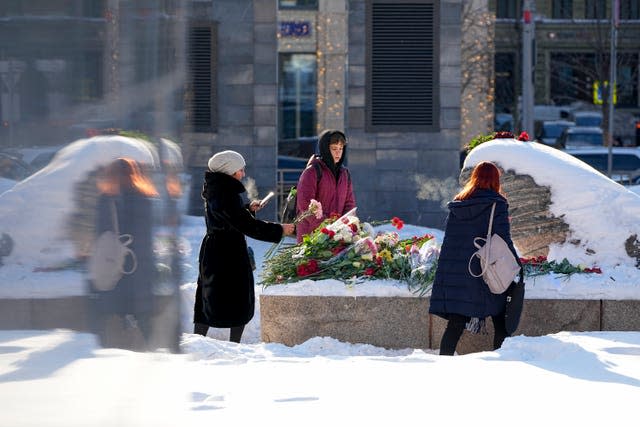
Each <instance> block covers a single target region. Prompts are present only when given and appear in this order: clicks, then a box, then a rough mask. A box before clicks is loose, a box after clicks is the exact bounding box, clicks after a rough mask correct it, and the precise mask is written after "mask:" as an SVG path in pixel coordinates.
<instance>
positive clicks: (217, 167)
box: [208, 150, 246, 175]
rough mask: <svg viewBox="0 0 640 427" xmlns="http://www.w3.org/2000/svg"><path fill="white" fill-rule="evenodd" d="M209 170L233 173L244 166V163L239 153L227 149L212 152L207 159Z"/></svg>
mask: <svg viewBox="0 0 640 427" xmlns="http://www.w3.org/2000/svg"><path fill="white" fill-rule="evenodd" d="M208 164H209V170H210V171H211V172H222V173H226V174H227V175H233V174H234V173H236V172H238V171H239V170H240V169H242V168H244V167H245V165H246V163H245V161H244V157H242V155H241V154H240V153H237V152H235V151H231V150H227V151H221V152H219V153H216V154H214V155H213V156H211V158H210V159H209V163H208Z"/></svg>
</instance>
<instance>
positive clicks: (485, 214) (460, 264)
mask: <svg viewBox="0 0 640 427" xmlns="http://www.w3.org/2000/svg"><path fill="white" fill-rule="evenodd" d="M494 202H496V210H495V213H494V217H493V229H492V233H497V234H498V235H499V236H500V237H502V238H503V239H504V241H505V242H507V244H508V245H509V248H510V249H511V251H512V252H513V254H514V256H515V257H516V259H518V256H517V253H516V250H515V247H514V246H513V241H512V240H511V231H510V226H509V205H508V204H507V201H506V199H505V198H504V197H502V196H501V195H500V194H498V193H496V192H495V191H492V190H476V191H475V192H474V194H473V195H472V196H471V197H470V198H469V199H467V200H454V201H452V202H449V204H448V208H449V215H448V217H447V223H446V227H445V234H444V241H443V242H442V247H441V249H440V257H439V258H438V268H437V270H436V276H435V280H434V282H433V288H432V292H431V305H430V307H429V313H432V314H436V315H438V316H441V317H444V318H445V319H448V318H449V316H448V315H449V314H461V315H464V316H468V317H478V318H481V319H483V318H485V317H487V316H494V315H498V314H500V313H502V312H504V309H505V304H506V294H502V295H496V294H493V293H491V291H489V287H488V286H487V285H486V284H485V283H484V281H483V280H482V277H473V276H471V274H469V269H468V265H469V258H470V257H471V255H473V253H474V252H475V251H476V250H477V248H476V247H475V246H474V244H473V239H474V238H475V237H486V236H487V228H488V226H489V217H490V215H491V206H492V205H493V203H494ZM471 269H472V271H473V272H474V273H475V274H479V273H480V271H481V268H480V262H479V260H478V258H477V257H474V260H473V262H472V263H471Z"/></svg>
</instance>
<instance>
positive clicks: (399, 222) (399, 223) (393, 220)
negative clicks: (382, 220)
mask: <svg viewBox="0 0 640 427" xmlns="http://www.w3.org/2000/svg"><path fill="white" fill-rule="evenodd" d="M391 225H393V226H394V227H395V228H397V229H398V230H401V229H402V227H404V221H403V220H401V219H400V218H398V217H397V216H394V217H393V218H391Z"/></svg>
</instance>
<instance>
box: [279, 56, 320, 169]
mask: <svg viewBox="0 0 640 427" xmlns="http://www.w3.org/2000/svg"><path fill="white" fill-rule="evenodd" d="M316 97H317V61H316V55H315V54H310V53H287V54H282V55H280V76H279V83H278V119H279V120H278V124H279V132H278V134H279V154H282V155H288V156H294V157H304V158H307V159H308V158H309V156H310V155H311V154H313V152H314V149H315V143H314V138H315V135H316Z"/></svg>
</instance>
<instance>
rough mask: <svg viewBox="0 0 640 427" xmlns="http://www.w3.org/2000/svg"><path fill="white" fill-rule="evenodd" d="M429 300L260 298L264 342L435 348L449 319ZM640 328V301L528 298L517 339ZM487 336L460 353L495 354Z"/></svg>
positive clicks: (470, 338)
mask: <svg viewBox="0 0 640 427" xmlns="http://www.w3.org/2000/svg"><path fill="white" fill-rule="evenodd" d="M428 311H429V298H418V297H363V296H359V297H344V296H292V295H265V294H262V295H260V322H261V330H262V341H264V342H267V343H268V342H277V343H282V344H285V345H288V346H294V345H297V344H301V343H303V342H305V341H307V340H308V339H310V338H313V337H317V336H319V337H332V338H335V339H337V340H340V341H343V342H350V343H354V344H355V343H362V344H371V345H375V346H378V347H384V348H389V349H402V348H419V349H431V350H435V349H438V348H439V347H440V340H441V338H442V334H443V332H444V329H445V327H446V321H445V320H444V319H442V318H440V317H438V316H432V315H429V314H428ZM637 330H640V301H638V300H623V301H613V300H566V299H532V300H525V303H524V308H523V312H522V318H521V321H520V326H519V328H518V330H517V331H516V332H515V333H514V335H527V336H542V335H548V334H555V333H558V332H561V331H579V332H585V331H637ZM487 332H488V334H487V335H474V334H470V333H469V332H467V331H465V332H464V334H463V336H462V338H461V339H460V342H459V343H458V347H457V352H458V353H459V354H467V353H473V352H478V351H490V350H492V341H493V325H492V324H491V321H490V320H489V321H488V322H487Z"/></svg>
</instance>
